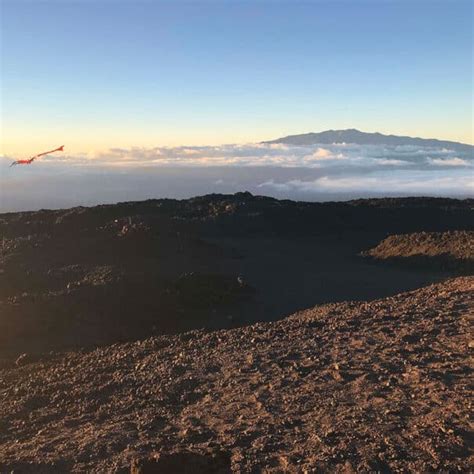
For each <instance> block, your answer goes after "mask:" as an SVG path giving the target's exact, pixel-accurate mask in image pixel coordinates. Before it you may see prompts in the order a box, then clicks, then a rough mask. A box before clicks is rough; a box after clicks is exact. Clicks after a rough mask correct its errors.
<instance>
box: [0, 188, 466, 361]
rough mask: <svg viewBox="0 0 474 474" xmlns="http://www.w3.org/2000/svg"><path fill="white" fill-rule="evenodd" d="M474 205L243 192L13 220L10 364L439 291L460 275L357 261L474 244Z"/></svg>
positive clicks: (1, 267) (1, 354)
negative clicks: (395, 251)
mask: <svg viewBox="0 0 474 474" xmlns="http://www.w3.org/2000/svg"><path fill="white" fill-rule="evenodd" d="M473 208H474V201H473V200H469V199H466V200H454V199H435V198H400V199H395V198H393V199H370V200H358V201H350V202H342V203H341V202H334V203H304V202H293V201H279V200H276V199H272V198H266V197H261V196H253V195H251V194H250V193H237V194H235V195H208V196H202V197H198V198H193V199H188V200H183V201H177V200H170V199H161V200H149V201H143V202H128V203H119V204H116V205H103V206H96V207H92V208H83V207H79V208H73V209H66V210H55V211H48V210H44V211H37V212H23V213H10V214H2V215H0V238H1V241H0V244H1V245H0V366H5V367H8V366H11V365H12V364H13V363H14V361H15V360H16V359H17V358H18V357H20V356H22V354H25V353H26V354H27V355H28V357H29V358H30V359H34V358H40V357H43V356H44V354H48V353H49V352H51V351H64V350H69V349H79V348H92V347H97V346H100V345H106V344H112V343H115V342H125V341H132V340H136V339H140V338H144V337H148V336H150V335H153V334H154V335H159V334H173V333H179V332H183V331H187V330H191V329H197V328H209V329H212V328H229V327H237V326H242V325H245V324H250V323H253V322H257V321H269V320H276V319H279V318H282V317H284V316H286V315H288V314H291V313H293V312H295V311H298V310H301V309H304V308H308V307H311V306H314V305H316V304H321V303H328V302H337V301H344V300H367V299H374V298H380V297H384V296H389V295H393V294H395V293H398V292H401V291H406V290H410V289H415V288H419V287H420V286H423V285H427V284H429V283H434V282H438V281H442V280H443V279H445V278H447V277H450V276H455V275H456V274H458V273H459V271H458V269H457V268H450V267H446V268H444V267H443V268H432V267H431V268H427V269H426V268H399V267H395V266H389V265H373V264H372V263H371V259H368V258H364V257H361V256H359V254H360V252H361V251H364V250H367V249H370V248H372V247H374V246H375V245H376V244H377V243H379V242H380V241H381V240H382V239H384V238H386V237H387V235H389V234H409V233H419V232H421V231H425V232H437V233H439V232H453V231H456V233H455V234H446V235H447V236H448V237H447V238H446V239H444V240H442V245H446V244H447V243H449V245H454V244H453V242H457V240H456V239H457V237H456V238H453V240H452V242H451V237H450V236H461V235H464V236H467V237H466V238H468V239H471V237H472V231H473V229H474V219H473ZM460 231H463V232H460ZM417 235H418V234H417ZM423 235H424V234H423ZM427 235H435V234H427ZM436 235H438V234H436ZM397 248H398V247H397ZM450 248H451V247H450Z"/></svg>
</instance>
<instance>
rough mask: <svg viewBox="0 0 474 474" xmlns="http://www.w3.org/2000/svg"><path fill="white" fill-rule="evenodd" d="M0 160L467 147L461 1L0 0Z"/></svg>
mask: <svg viewBox="0 0 474 474" xmlns="http://www.w3.org/2000/svg"><path fill="white" fill-rule="evenodd" d="M0 5H1V11H0V14H1V38H0V39H1V53H2V54H1V55H2V63H1V75H0V79H1V122H0V128H1V130H0V131H1V137H0V138H1V143H2V148H1V150H0V154H1V155H4V156H8V157H24V156H29V155H31V154H33V153H36V152H39V151H43V149H50V148H51V147H56V146H59V145H62V144H65V145H66V147H67V150H68V151H69V152H71V153H101V152H103V151H104V150H109V149H112V148H129V147H145V148H146V147H149V148H150V147H178V146H184V145H188V146H197V145H203V146H216V145H222V144H238V143H252V142H259V141H262V140H269V139H273V138H278V137H280V136H285V135H289V134H297V133H304V132H310V131H315V132H317V131H322V130H326V129H344V128H358V129H361V130H364V131H379V132H382V133H393V134H402V135H410V136H421V137H426V138H440V139H447V140H455V141H461V142H464V143H470V144H472V143H473V135H472V133H473V132H472V130H473V37H472V24H473V7H472V2H471V1H469V0H468V1H464V0H451V1H450V0H443V1H437V0H421V1H419V0H409V1H408V0H406V1H405V0H394V1H384V0H373V1H369V0H350V1H342V0H341V1H339V0H332V1H329V0H327V1H323V0H321V1H317V0H315V1H306V2H299V1H291V2H289V1H288V2H285V1H258V0H257V1H246V2H243V1H242V2H241V1H218V0H215V1H190V2H183V1H179V0H178V1H173V2H160V1H151V0H150V1H146V0H141V1H140V0H138V1H114V0H93V1H92V0H82V1H81V0H78V1H68V0H62V1H59V0H55V1H44V0H31V1H27V0H0Z"/></svg>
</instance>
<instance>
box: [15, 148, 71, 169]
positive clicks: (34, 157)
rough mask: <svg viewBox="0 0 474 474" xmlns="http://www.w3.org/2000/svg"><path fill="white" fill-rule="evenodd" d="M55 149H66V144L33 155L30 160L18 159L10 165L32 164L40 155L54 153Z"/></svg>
mask: <svg viewBox="0 0 474 474" xmlns="http://www.w3.org/2000/svg"><path fill="white" fill-rule="evenodd" d="M55 151H64V145H62V146H60V147H59V148H55V149H54V150H49V151H45V152H44V153H40V154H39V155H35V156H32V157H31V158H30V159H28V160H17V161H14V162H13V163H12V164H11V165H10V167H12V166H15V165H31V163H33V161H35V160H36V158H39V157H40V156H43V155H49V154H50V153H54V152H55Z"/></svg>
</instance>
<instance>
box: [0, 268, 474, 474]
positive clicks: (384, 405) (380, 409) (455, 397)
mask: <svg viewBox="0 0 474 474" xmlns="http://www.w3.org/2000/svg"><path fill="white" fill-rule="evenodd" d="M473 290H474V277H459V278H456V279H452V280H449V281H447V282H445V283H440V284H436V285H432V286H428V287H425V288H422V289H420V290H416V291H412V292H408V293H403V294H400V295H397V296H394V297H390V298H385V299H381V300H376V301H372V302H367V303H364V302H362V303H360V302H347V303H338V304H329V305H324V306H318V307H315V308H313V309H310V310H306V311H303V312H300V313H297V314H295V315H293V316H291V317H288V318H286V319H284V320H281V321H278V322H273V323H258V324H255V325H253V326H249V327H243V328H238V329H232V330H221V331H215V332H203V331H193V332H188V333H185V334H181V335H177V336H161V337H154V338H149V339H146V340H143V341H140V342H136V343H126V344H115V345H112V346H108V347H104V348H100V349H97V350H94V351H92V352H88V353H80V352H76V353H68V354H64V355H51V359H50V360H46V359H44V360H41V361H37V362H33V363H28V362H29V361H28V360H26V361H24V363H23V364H21V365H20V366H19V367H16V368H11V369H5V370H3V371H0V472H11V471H14V472H35V473H40V472H69V471H72V472H114V471H118V472H130V468H131V466H133V467H132V472H137V473H138V472H152V471H151V469H154V468H157V469H161V470H160V471H159V472H172V471H173V469H175V471H174V472H176V469H179V470H180V472H186V470H188V469H190V466H191V465H192V466H195V468H194V472H228V471H229V470H233V471H235V472H261V471H266V472H271V471H274V472H282V471H285V472H304V471H308V472H314V471H318V470H320V471H330V472H347V473H349V472H356V471H357V472H374V471H393V472H429V471H433V470H440V471H449V472H467V471H469V469H470V466H472V457H470V454H469V452H468V438H469V434H470V422H469V414H470V411H471V410H470V403H471V402H470V395H471V392H470V387H469V382H470V380H469V376H470V358H469V355H470V351H472V348H473V342H472V341H471V340H470V337H469V319H470V318H472V316H473V314H474V291H473ZM173 466H174V467H173ZM200 466H201V467H200ZM147 469H148V471H147Z"/></svg>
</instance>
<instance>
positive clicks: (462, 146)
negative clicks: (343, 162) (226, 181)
mask: <svg viewBox="0 0 474 474" xmlns="http://www.w3.org/2000/svg"><path fill="white" fill-rule="evenodd" d="M262 143H270V144H272V143H282V144H287V145H302V146H304V145H316V144H337V143H354V144H358V145H394V146H397V145H398V146H400V145H417V146H426V147H443V148H445V147H450V148H451V149H455V150H457V151H463V152H466V153H469V152H470V153H472V152H473V150H474V146H473V145H469V144H467V143H460V142H455V141H450V140H438V139H436V138H420V137H409V136H402V135H385V134H383V133H379V132H374V133H369V132H362V131H360V130H357V129H355V128H349V129H345V130H325V131H323V132H309V133H302V134H297V135H287V136H285V137H281V138H277V139H275V140H269V141H264V142H262Z"/></svg>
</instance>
